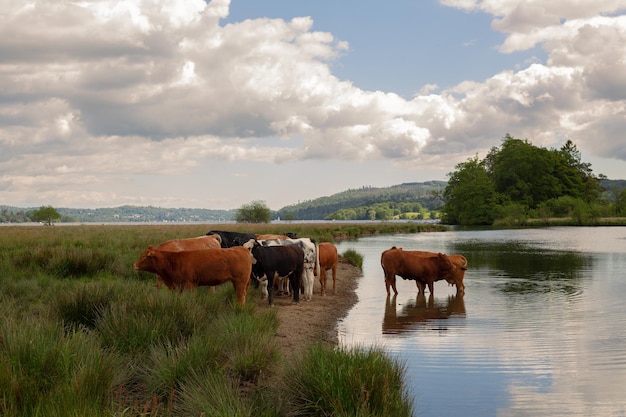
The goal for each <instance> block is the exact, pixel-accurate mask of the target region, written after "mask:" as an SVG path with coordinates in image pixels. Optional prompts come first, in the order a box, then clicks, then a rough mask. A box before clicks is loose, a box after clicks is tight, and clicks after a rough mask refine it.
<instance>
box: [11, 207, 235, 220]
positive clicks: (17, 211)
mask: <svg viewBox="0 0 626 417" xmlns="http://www.w3.org/2000/svg"><path fill="white" fill-rule="evenodd" d="M38 208H39V207H31V208H26V209H25V208H18V207H10V206H0V223H7V222H11V223H22V222H30V221H32V220H31V219H30V218H29V217H28V212H30V211H32V210H36V209H38ZM55 208H56V210H57V211H58V212H59V214H60V215H61V221H62V222H80V223H111V222H207V223H217V222H220V221H232V220H234V219H235V213H236V212H237V210H235V209H233V210H210V209H190V208H174V209H172V208H161V207H152V206H148V207H140V206H121V207H111V208H97V209H76V208H64V207H60V208H57V207H55Z"/></svg>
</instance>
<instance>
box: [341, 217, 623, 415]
mask: <svg viewBox="0 0 626 417" xmlns="http://www.w3.org/2000/svg"><path fill="white" fill-rule="evenodd" d="M394 245H396V246H399V247H402V248H404V249H405V250H428V251H434V252H445V253H450V254H453V253H458V254H462V255H465V257H466V258H467V259H468V263H469V265H468V268H469V269H468V271H467V272H466V274H465V285H466V290H465V295H464V296H463V297H460V296H459V297H457V296H456V288H455V287H450V286H448V284H447V283H446V282H445V281H438V282H437V283H435V288H434V296H432V295H430V294H426V296H421V297H418V296H417V288H416V285H415V282H414V281H405V280H403V279H401V278H399V277H398V278H397V280H398V292H399V294H398V296H397V297H393V296H392V297H389V298H388V297H387V294H386V291H385V285H384V278H383V271H382V268H381V266H380V255H381V253H382V251H383V250H385V249H388V248H390V247H391V246H394ZM336 246H337V248H338V250H339V253H343V252H344V251H345V250H347V249H354V250H356V251H357V252H359V253H360V254H362V255H363V256H364V262H363V277H362V278H361V279H360V283H359V287H358V289H357V294H358V297H359V302H358V303H357V304H356V305H355V306H354V308H353V309H352V310H351V311H350V313H349V314H348V316H347V317H346V318H345V319H344V320H343V321H342V322H340V323H339V325H338V330H339V337H340V343H341V344H342V345H344V346H380V347H383V348H384V349H385V351H386V352H388V353H389V355H390V356H391V357H394V358H396V359H398V360H400V361H401V362H402V363H403V364H404V365H405V367H406V377H407V385H408V389H409V390H410V393H411V395H412V397H413V398H414V401H415V409H416V414H417V415H418V416H455V417H456V416H466V417H469V416H477V417H478V416H480V417H485V416H503V417H504V416H507V417H508V416H533V417H537V416H551V417H554V416H568V417H575V416H626V302H625V301H626V300H625V299H626V227H557V228H539V229H520V230H485V231H451V232H440V233H418V234H411V235H393V236H391V235H384V236H374V237H367V238H362V239H358V240H356V241H344V242H340V243H338V244H337V245H336ZM340 278H341V277H339V279H340Z"/></svg>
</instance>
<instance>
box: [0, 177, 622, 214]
mask: <svg viewBox="0 0 626 417" xmlns="http://www.w3.org/2000/svg"><path fill="white" fill-rule="evenodd" d="M446 185H447V182H446V181H425V182H412V183H404V184H399V185H393V186H390V187H361V188H358V189H354V190H353V189H350V190H347V191H342V192H340V193H337V194H333V195H330V196H327V197H320V198H316V199H313V200H308V201H305V202H302V203H298V204H292V205H289V206H285V207H283V208H281V209H280V210H278V211H275V212H272V219H276V218H281V219H294V220H324V219H326V218H327V217H328V216H330V215H331V214H333V213H335V212H337V211H339V210H343V209H352V208H357V207H364V206H372V205H375V204H380V203H392V204H400V203H415V202H418V203H420V204H421V205H422V206H424V207H425V208H426V209H428V210H436V209H438V208H440V207H441V205H442V204H443V198H442V197H443V191H444V190H445V187H446ZM600 185H602V187H604V188H605V190H606V192H605V196H604V197H605V198H606V199H607V200H609V201H611V202H614V200H615V196H617V195H618V194H619V193H620V192H621V191H622V190H623V189H625V188H626V180H609V179H603V180H600ZM38 208H39V207H31V208H20V207H11V206H2V205H0V223H8V222H10V223H21V222H30V221H32V220H31V219H30V218H29V217H28V213H29V211H32V210H36V209H38ZM56 209H57V211H58V212H59V213H60V214H61V216H62V219H61V221H63V222H82V223H88V222H93V223H97V222H102V223H109V222H207V223H217V222H221V221H234V219H235V215H236V213H237V209H236V208H235V209H231V210H211V209H189V208H174V209H172V208H161V207H152V206H148V207H141V206H121V207H113V208H97V209H73V208H56Z"/></svg>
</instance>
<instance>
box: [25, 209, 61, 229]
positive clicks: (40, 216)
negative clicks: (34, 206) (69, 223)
mask: <svg viewBox="0 0 626 417" xmlns="http://www.w3.org/2000/svg"><path fill="white" fill-rule="evenodd" d="M30 217H31V218H32V219H33V220H36V221H39V222H44V223H45V224H47V225H48V226H50V225H52V222H53V221H56V220H59V219H60V218H61V215H60V214H59V212H58V211H56V209H55V208H54V207H52V206H41V207H40V208H39V209H38V210H34V211H33V212H32V213H31V215H30Z"/></svg>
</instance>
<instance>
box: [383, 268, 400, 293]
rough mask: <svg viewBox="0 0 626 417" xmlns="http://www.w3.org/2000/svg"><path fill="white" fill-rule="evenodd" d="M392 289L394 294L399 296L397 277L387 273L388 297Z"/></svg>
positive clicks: (386, 286)
mask: <svg viewBox="0 0 626 417" xmlns="http://www.w3.org/2000/svg"><path fill="white" fill-rule="evenodd" d="M390 287H391V288H393V293H394V294H396V295H398V289H397V288H396V275H395V274H393V275H392V274H388V273H387V271H385V288H386V289H387V295H390V294H391V292H390Z"/></svg>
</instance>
